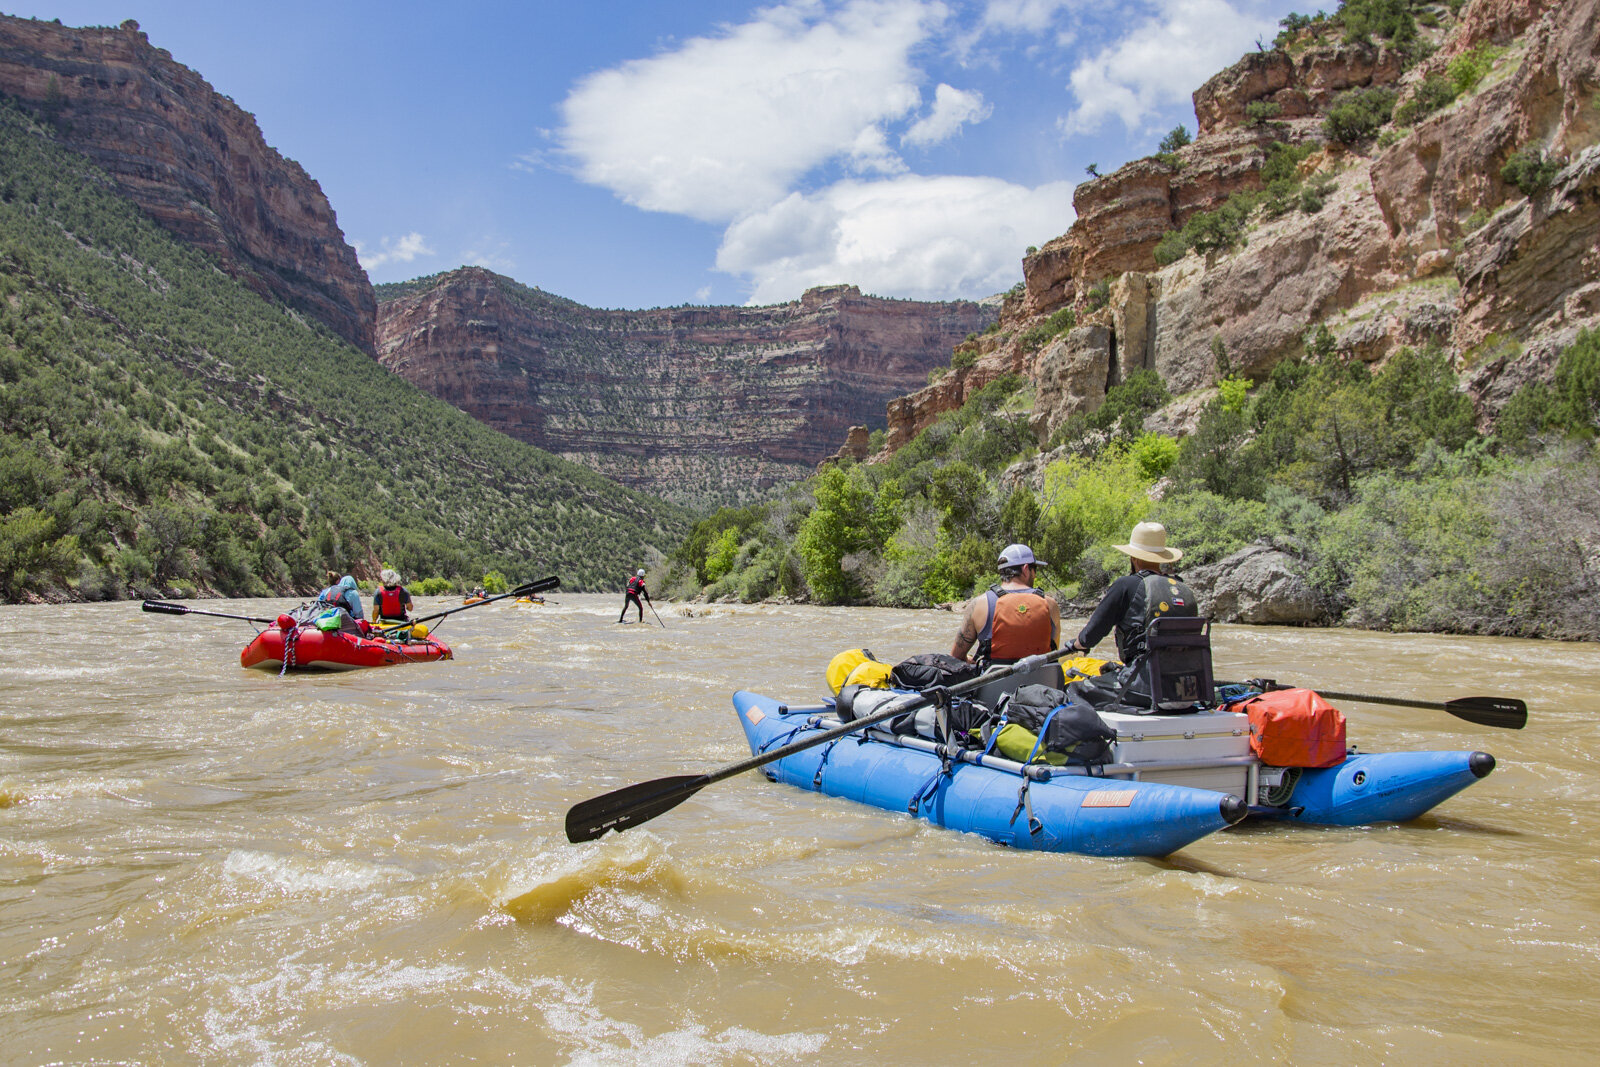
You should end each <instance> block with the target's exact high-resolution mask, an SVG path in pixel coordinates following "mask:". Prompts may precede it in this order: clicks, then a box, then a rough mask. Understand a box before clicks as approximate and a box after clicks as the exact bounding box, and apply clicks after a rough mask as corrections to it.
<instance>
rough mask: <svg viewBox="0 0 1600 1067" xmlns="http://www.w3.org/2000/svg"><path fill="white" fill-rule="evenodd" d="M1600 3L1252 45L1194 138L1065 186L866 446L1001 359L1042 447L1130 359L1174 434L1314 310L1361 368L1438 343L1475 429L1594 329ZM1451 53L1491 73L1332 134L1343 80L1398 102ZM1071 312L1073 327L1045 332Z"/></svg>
mask: <svg viewBox="0 0 1600 1067" xmlns="http://www.w3.org/2000/svg"><path fill="white" fill-rule="evenodd" d="M1597 11H1600V0H1565V2H1557V0H1473V2H1472V3H1470V4H1469V5H1467V6H1466V7H1464V8H1463V9H1461V11H1460V13H1459V17H1457V18H1452V17H1451V16H1450V15H1449V14H1448V13H1447V11H1446V9H1445V8H1443V7H1439V8H1437V9H1432V10H1430V21H1431V22H1432V23H1433V24H1434V25H1433V26H1431V27H1424V28H1422V33H1421V41H1422V44H1423V47H1422V48H1420V49H1418V48H1416V47H1412V48H1410V49H1402V48H1396V47H1393V46H1392V45H1391V44H1389V43H1388V42H1381V41H1380V42H1372V41H1370V40H1369V41H1354V42H1350V41H1346V40H1343V39H1342V37H1341V34H1340V33H1339V32H1338V31H1337V30H1336V29H1335V30H1334V31H1333V32H1328V30H1327V29H1322V30H1321V31H1320V32H1319V29H1318V26H1316V25H1313V26H1312V27H1310V28H1308V29H1305V30H1302V31H1301V32H1299V33H1298V35H1296V34H1289V35H1287V38H1288V39H1287V40H1284V39H1280V42H1279V46H1278V47H1275V48H1273V49H1270V50H1267V49H1265V48H1264V49H1263V50H1262V51H1259V52H1256V53H1252V54H1250V55H1247V56H1245V57H1244V58H1243V59H1241V60H1240V61H1239V62H1238V63H1236V64H1235V65H1234V66H1233V67H1231V68H1229V69H1228V70H1226V71H1223V72H1222V73H1220V74H1218V75H1217V76H1215V77H1214V78H1212V79H1211V80H1210V81H1208V82H1207V83H1206V84H1205V85H1204V86H1202V87H1201V88H1200V89H1199V90H1197V91H1196V92H1195V94H1194V105H1195V113H1196V115H1197V117H1198V119H1199V134H1198V136H1197V137H1196V138H1195V140H1194V141H1193V143H1191V144H1189V145H1187V146H1184V147H1181V148H1179V149H1178V150H1177V151H1175V152H1171V153H1165V154H1163V155H1159V156H1153V157H1150V158H1146V159H1142V160H1137V161H1134V162H1132V163H1129V164H1127V165H1126V166H1123V167H1122V168H1120V169H1119V170H1117V171H1116V172H1115V173H1112V174H1108V175H1105V176H1100V177H1095V178H1093V179H1092V180H1090V181H1088V182H1085V183H1083V184H1082V185H1079V186H1078V188H1077V189H1076V190H1075V192H1074V196H1073V203H1074V207H1075V209H1076V212H1077V218H1076V221H1075V222H1074V223H1073V225H1072V227H1071V228H1070V229H1069V230H1068V231H1067V232H1066V233H1065V234H1063V235H1061V236H1059V237H1056V238H1055V239H1053V240H1050V241H1048V242H1046V243H1045V244H1044V245H1043V246H1042V247H1040V248H1038V249H1036V250H1031V251H1030V253H1029V254H1028V256H1027V257H1026V258H1025V259H1024V261H1023V269H1024V279H1025V280H1024V282H1023V283H1022V284H1021V285H1019V286H1018V287H1016V288H1015V289H1014V290H1013V291H1012V292H1011V293H1010V294H1008V295H1007V298H1006V300H1005V303H1004V305H1003V308H1002V313H1001V319H1000V328H999V330H998V331H996V332H993V333H990V334H987V335H985V336H984V337H982V338H980V339H979V341H978V342H977V343H976V344H975V345H973V346H972V351H973V354H974V356H975V357H976V359H975V361H974V362H973V363H972V365H970V366H967V367H964V368H961V369H958V370H956V371H954V372H953V373H951V374H950V375H947V376H946V377H944V378H942V379H940V380H939V381H937V382H935V383H933V384H931V385H929V386H927V387H926V388H923V389H920V390H918V391H917V392H915V393H912V394H910V395H907V396H904V397H900V398H897V399H895V400H893V401H891V402H890V404H889V405H888V411H887V414H888V434H887V438H886V443H885V451H884V452H883V453H880V455H884V454H887V453H888V452H891V451H893V450H894V449H895V448H897V447H899V446H900V445H902V444H904V443H905V442H907V441H909V440H910V439H911V438H912V437H914V436H915V435H916V434H917V433H918V432H920V431H921V430H922V429H924V428H925V427H927V426H928V425H930V424H931V423H932V422H933V421H934V420H935V419H937V418H938V416H939V415H940V414H942V413H944V412H946V411H950V410H952V409H954V408H957V407H959V406H960V405H961V404H962V403H963V402H964V401H965V399H966V398H967V397H968V396H970V395H971V394H972V392H974V391H975V390H976V389H978V388H980V387H982V386H983V385H985V384H987V383H988V382H990V381H993V380H994V379H995V378H998V377H1000V376H1001V375H1003V374H1007V373H1019V374H1022V375H1024V376H1025V377H1026V378H1028V379H1029V380H1030V381H1031V382H1033V383H1034V385H1035V386H1036V393H1035V404H1034V411H1033V423H1034V428H1035V431H1036V432H1037V433H1038V435H1039V438H1040V441H1041V443H1044V442H1046V441H1048V439H1049V436H1050V434H1051V433H1052V432H1053V430H1054V429H1055V428H1056V427H1058V426H1060V425H1061V423H1062V422H1063V421H1065V420H1066V419H1067V418H1069V417H1071V416H1072V415H1073V414H1075V413H1078V412H1083V411H1089V410H1093V409H1094V408H1095V407H1097V406H1098V405H1099V404H1100V403H1101V402H1102V401H1103V399H1104V397H1105V394H1106V390H1107V389H1108V388H1109V387H1111V386H1113V385H1115V384H1117V383H1118V382H1120V381H1121V380H1123V379H1124V378H1126V377H1127V375H1128V374H1130V373H1131V372H1133V371H1135V370H1139V369H1143V368H1148V369H1152V370H1155V371H1156V372H1158V373H1159V374H1160V375H1161V376H1162V378H1163V379H1164V381H1165V382H1166V384H1167V386H1168V388H1169V389H1170V390H1171V391H1172V392H1173V393H1174V394H1178V399H1177V400H1176V401H1175V402H1174V404H1173V406H1172V407H1171V408H1170V409H1169V410H1168V411H1167V412H1164V413H1158V415H1157V416H1156V417H1155V419H1156V420H1157V422H1156V423H1155V425H1159V426H1160V428H1162V429H1163V430H1166V431H1168V432H1178V433H1183V432H1186V431H1187V429H1188V428H1190V426H1192V420H1193V417H1194V415H1195V413H1196V412H1198V410H1199V408H1200V402H1201V401H1203V399H1204V397H1205V396H1207V395H1209V393H1208V390H1209V388H1210V387H1212V386H1214V385H1215V383H1216V381H1217V380H1218V379H1219V377H1221V376H1222V374H1223V373H1226V372H1231V373H1233V374H1235V375H1241V376H1247V377H1251V378H1255V379H1257V380H1259V379H1261V378H1263V377H1264V376H1265V375H1267V374H1268V373H1270V372H1271V370H1272V368H1273V366H1275V365H1276V364H1277V363H1278V362H1279V361H1281V360H1283V359H1284V358H1286V357H1289V356H1292V355H1295V354H1297V353H1299V352H1301V351H1302V350H1303V348H1304V345H1305V339H1306V336H1307V332H1308V330H1309V329H1311V328H1313V327H1318V326H1324V327H1327V329H1328V330H1329V331H1330V333H1331V335H1332V337H1333V341H1334V345H1335V347H1336V350H1337V351H1339V352H1340V353H1342V354H1343V355H1344V356H1345V357H1346V358H1351V359H1360V360H1364V361H1367V362H1369V363H1376V362H1380V361H1382V360H1384V359H1386V358H1387V357H1388V356H1389V355H1391V354H1393V353H1394V352H1396V351H1398V350H1399V349H1400V348H1402V347H1405V346H1419V345H1426V344H1436V345H1439V346H1441V347H1442V348H1443V349H1444V350H1445V351H1447V352H1448V354H1449V355H1450V358H1451V360H1452V363H1453V365H1454V367H1455V369H1456V371H1457V373H1458V374H1459V375H1460V376H1461V378H1462V381H1463V383H1464V387H1465V388H1466V389H1467V391H1468V393H1469V395H1470V396H1471V397H1472V399H1473V401H1474V403H1475V404H1476V405H1477V407H1478V410H1479V413H1480V416H1481V419H1482V421H1483V422H1484V423H1485V424H1488V423H1491V422H1492V421H1493V418H1494V415H1495V413H1496V412H1497V411H1498V409H1499V407H1500V406H1501V405H1502V404H1504V402H1505V400H1506V399H1507V398H1508V397H1509V396H1510V395H1511V393H1512V392H1513V391H1514V390H1515V388H1516V387H1517V386H1518V385H1520V384H1521V383H1523V382H1525V381H1529V380H1535V379H1548V378H1549V376H1550V374H1551V373H1552V371H1553V368H1554V365H1555V361H1556V358H1557V357H1558V356H1559V354H1560V352H1561V350H1562V349H1563V348H1564V347H1565V346H1566V345H1568V344H1570V343H1571V342H1572V340H1573V339H1574V338H1575V337H1576V336H1577V334H1578V332H1579V331H1580V330H1581V329H1584V328H1588V327H1594V326H1600V146H1597V141H1600V15H1597ZM1461 57H1469V58H1472V59H1474V60H1475V61H1477V62H1479V63H1480V64H1481V65H1482V66H1483V67H1484V68H1485V71H1486V73H1484V74H1483V76H1482V77H1481V79H1480V80H1479V81H1477V82H1474V83H1472V84H1471V85H1468V86H1467V87H1466V88H1464V89H1461V90H1460V91H1459V92H1458V93H1457V94H1456V95H1455V97H1454V98H1453V99H1451V100H1449V101H1447V102H1446V103H1445V104H1443V105H1442V106H1437V108H1436V109H1435V110H1433V111H1432V112H1431V113H1430V112H1428V111H1427V110H1425V109H1420V108H1418V109H1413V111H1412V113H1411V115H1410V116H1409V117H1408V121H1410V123H1411V125H1409V126H1407V125H1403V124H1402V123H1401V122H1400V121H1398V120H1396V121H1391V122H1389V123H1387V124H1386V125H1385V126H1384V128H1383V129H1382V132H1381V134H1378V135H1376V136H1368V137H1363V138H1357V139H1354V140H1353V141H1352V142H1351V143H1343V142H1340V141H1334V140H1331V139H1330V137H1329V136H1328V134H1327V132H1326V128H1325V120H1326V119H1327V117H1328V114H1329V112H1330V110H1331V109H1332V108H1334V107H1335V106H1337V104H1338V103H1339V101H1340V99H1341V96H1340V94H1342V93H1347V92H1350V91H1352V90H1372V89H1384V90H1388V91H1390V92H1392V93H1393V94H1394V100H1395V102H1397V103H1398V104H1399V105H1400V106H1401V109H1400V112H1399V113H1400V114H1405V113H1406V112H1405V105H1406V104H1407V102H1408V101H1412V100H1417V99H1420V98H1421V97H1422V96H1423V95H1424V93H1425V92H1426V91H1427V89H1428V88H1434V87H1437V85H1439V84H1441V83H1448V82H1449V81H1450V79H1451V78H1456V77H1457V76H1458V75H1457V70H1458V67H1453V66H1452V63H1454V62H1455V61H1456V60H1458V59H1460V58H1461ZM1419 111H1420V112H1421V113H1420V114H1418V112H1419ZM1286 149H1293V150H1294V152H1295V154H1294V155H1293V158H1294V159H1295V160H1296V161H1297V162H1298V169H1297V171H1296V172H1295V181H1296V182H1298V183H1299V184H1297V185H1296V186H1295V190H1294V196H1295V197H1297V198H1298V199H1297V200H1296V201H1294V202H1293V203H1291V204H1290V206H1289V207H1288V208H1287V209H1282V207H1281V205H1280V209H1279V210H1277V211H1272V210H1268V209H1267V208H1266V207H1263V206H1262V205H1263V203H1266V202H1267V200H1266V197H1267V194H1268V193H1270V192H1271V190H1265V189H1264V187H1265V185H1266V184H1267V183H1266V182H1264V181H1263V178H1262V171H1263V168H1264V167H1265V166H1266V165H1267V163H1268V161H1269V159H1270V158H1271V157H1272V155H1273V153H1274V152H1282V151H1284V150H1286ZM1514 155H1518V156H1521V157H1523V158H1526V159H1530V160H1534V161H1539V162H1541V163H1542V165H1543V166H1544V167H1545V168H1547V169H1546V170H1545V172H1544V173H1543V175H1542V181H1533V182H1526V183H1524V185H1526V186H1527V188H1524V187H1523V186H1522V185H1519V184H1518V183H1517V182H1515V181H1514V180H1513V178H1512V177H1508V176H1507V175H1508V173H1509V172H1508V171H1507V164H1508V161H1511V160H1512V158H1513V156H1514ZM1251 197H1254V198H1255V199H1250V198H1251ZM1296 205H1299V206H1296ZM1224 208H1230V209H1233V210H1236V211H1238V212H1240V213H1241V214H1242V215H1243V217H1245V218H1246V223H1245V225H1244V226H1243V229H1242V232H1241V233H1240V234H1239V235H1238V238H1237V240H1235V241H1233V242H1231V243H1227V244H1224V246H1223V247H1211V248H1208V249H1207V250H1205V251H1203V252H1196V251H1189V252H1188V253H1187V254H1180V256H1179V257H1178V258H1175V259H1173V258H1171V256H1170V253H1168V256H1167V257H1165V259H1166V262H1165V264H1163V262H1160V261H1158V257H1157V249H1158V246H1160V245H1161V244H1162V242H1163V239H1164V238H1167V237H1168V235H1169V234H1173V233H1174V231H1179V230H1181V229H1182V228H1183V227H1184V226H1185V224H1186V223H1188V222H1190V221H1191V220H1193V219H1196V218H1197V217H1203V216H1205V213H1220V212H1221V211H1222V209H1224ZM1066 308H1071V309H1073V311H1074V313H1075V315H1074V318H1075V328H1073V329H1068V330H1060V331H1051V330H1046V331H1045V332H1046V333H1048V334H1053V335H1052V336H1048V337H1047V338H1045V339H1044V340H1041V338H1040V331H1041V328H1042V327H1043V326H1044V324H1045V323H1047V322H1048V321H1049V320H1050V317H1051V316H1052V315H1054V314H1058V313H1059V312H1061V311H1062V309H1066ZM1058 321H1059V320H1058Z"/></svg>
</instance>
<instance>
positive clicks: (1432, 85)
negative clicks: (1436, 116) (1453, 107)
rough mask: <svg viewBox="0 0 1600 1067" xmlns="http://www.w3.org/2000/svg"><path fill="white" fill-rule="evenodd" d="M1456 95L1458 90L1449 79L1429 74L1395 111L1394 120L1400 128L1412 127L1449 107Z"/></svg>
mask: <svg viewBox="0 0 1600 1067" xmlns="http://www.w3.org/2000/svg"><path fill="white" fill-rule="evenodd" d="M1458 95H1459V90H1457V89H1456V87H1455V85H1454V83H1453V82H1452V81H1451V79H1449V78H1447V77H1444V76H1443V75H1439V74H1430V75H1429V76H1428V77H1427V78H1425V79H1423V82H1422V84H1421V85H1419V86H1417V88H1416V90H1415V91H1413V92H1412V94H1411V96H1410V97H1409V98H1407V100H1406V102H1405V103H1403V104H1401V105H1400V107H1399V108H1397V109H1396V110H1395V113H1394V119H1395V121H1396V122H1398V123H1400V125H1402V126H1414V125H1416V124H1417V123H1418V122H1420V121H1421V120H1422V119H1424V118H1427V117H1428V116H1429V115H1431V114H1433V113H1434V112H1435V111H1438V110H1439V109H1440V108H1444V107H1449V106H1450V104H1451V103H1453V102H1454V101H1455V98H1456V97H1457V96H1458Z"/></svg>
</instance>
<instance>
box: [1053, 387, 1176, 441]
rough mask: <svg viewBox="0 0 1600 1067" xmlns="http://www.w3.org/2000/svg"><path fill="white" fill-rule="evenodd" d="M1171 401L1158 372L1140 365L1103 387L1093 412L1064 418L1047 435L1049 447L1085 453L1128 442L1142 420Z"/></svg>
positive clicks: (1134, 434) (1142, 430) (1139, 429)
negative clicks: (1114, 382) (1104, 394)
mask: <svg viewBox="0 0 1600 1067" xmlns="http://www.w3.org/2000/svg"><path fill="white" fill-rule="evenodd" d="M1171 400H1172V393H1171V392H1170V391H1168V389H1167V385H1166V382H1164V381H1162V380H1161V375H1159V374H1157V373H1156V372H1155V371H1153V370H1150V369H1149V368H1146V367H1141V368H1140V369H1139V370H1136V371H1134V372H1133V373H1132V374H1130V375H1128V377H1127V378H1126V380H1124V381H1121V382H1118V383H1117V384H1116V385H1113V386H1112V387H1111V388H1110V389H1107V390H1106V398H1105V401H1104V402H1103V403H1102V404H1101V405H1100V406H1099V407H1098V408H1096V409H1095V410H1094V411H1090V412H1079V413H1078V414H1075V415H1072V416H1071V417H1069V418H1067V419H1066V420H1065V421H1064V422H1062V424H1061V425H1060V426H1058V427H1057V428H1056V431H1055V433H1053V434H1052V435H1051V437H1050V447H1051V448H1063V447H1064V448H1067V449H1069V450H1071V451H1074V452H1079V453H1085V452H1089V451H1093V450H1095V449H1098V448H1101V447H1104V446H1106V445H1109V444H1115V443H1119V442H1120V443H1122V444H1124V445H1126V444H1129V443H1131V442H1132V441H1133V440H1134V439H1135V438H1137V437H1138V436H1139V435H1140V434H1142V433H1144V420H1145V418H1146V417H1147V416H1149V415H1150V414H1151V413H1152V412H1155V411H1158V410H1160V409H1161V408H1162V407H1164V406H1165V405H1166V404H1167V403H1168V402H1169V401H1171Z"/></svg>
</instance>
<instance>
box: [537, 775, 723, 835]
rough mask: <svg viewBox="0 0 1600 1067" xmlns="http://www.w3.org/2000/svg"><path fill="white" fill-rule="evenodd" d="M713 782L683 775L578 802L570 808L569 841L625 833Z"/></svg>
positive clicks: (568, 819)
mask: <svg viewBox="0 0 1600 1067" xmlns="http://www.w3.org/2000/svg"><path fill="white" fill-rule="evenodd" d="M710 784H711V777H710V776H709V775H705V774H680V775H677V776H676V777H673V778H657V779H655V780H654V781H650V782H639V783H638V784H636V785H630V786H626V787H624V788H622V789H615V790H612V791H611V792H609V793H606V794H604V795H603V796H598V797H593V798H591V799H589V800H585V801H583V802H582V803H579V804H574V805H573V806H572V807H571V808H570V809H568V811H567V840H568V841H571V842H573V843H574V844H576V843H578V842H579V841H593V840H594V839H595V838H597V837H599V836H600V835H601V834H603V833H605V832H606V831H607V830H616V831H617V832H619V833H620V832H622V831H623V830H626V829H628V828H629V827H630V826H638V825H639V824H640V823H643V822H649V821H650V820H651V819H653V818H655V817H656V816H657V815H660V814H662V813H664V812H668V811H671V810H672V809H673V808H675V807H677V806H678V805H679V804H682V803H683V802H684V801H685V800H688V799H689V798H690V797H692V796H694V795H695V794H696V793H698V792H700V790H701V789H704V788H705V787H706V786H708V785H710Z"/></svg>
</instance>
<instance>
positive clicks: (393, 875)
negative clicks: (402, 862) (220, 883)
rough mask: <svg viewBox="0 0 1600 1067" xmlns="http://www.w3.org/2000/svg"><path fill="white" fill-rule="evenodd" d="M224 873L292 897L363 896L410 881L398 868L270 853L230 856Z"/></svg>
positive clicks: (239, 852) (240, 852) (238, 853)
mask: <svg viewBox="0 0 1600 1067" xmlns="http://www.w3.org/2000/svg"><path fill="white" fill-rule="evenodd" d="M222 873H223V874H224V875H225V876H226V877H227V878H230V879H233V880H235V881H238V882H244V883H251V884H255V885H258V886H263V887H266V888H268V889H269V890H271V891H273V892H277V893H285V894H289V895H291V896H294V895H301V894H330V893H349V892H362V891H366V890H371V889H375V888H377V887H379V886H386V885H393V884H395V883H397V882H406V881H410V880H411V877H412V876H411V874H410V873H409V872H407V871H404V870H401V869H399V868H396V867H385V866H381V865H379V864H374V863H361V862H357V861H354V860H345V859H316V860H312V859H308V858H306V857H304V856H280V855H275V854H273V853H270V852H252V851H248V850H238V851H234V852H231V853H229V855H228V858H227V859H226V860H225V861H224V862H223V864H222Z"/></svg>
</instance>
